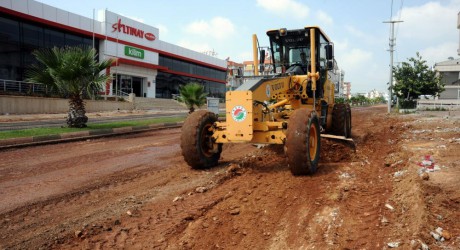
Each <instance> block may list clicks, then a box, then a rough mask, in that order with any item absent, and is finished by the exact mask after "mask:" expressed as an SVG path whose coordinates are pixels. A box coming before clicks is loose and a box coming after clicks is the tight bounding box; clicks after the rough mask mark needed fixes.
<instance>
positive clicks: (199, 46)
mask: <svg viewBox="0 0 460 250" xmlns="http://www.w3.org/2000/svg"><path fill="white" fill-rule="evenodd" d="M177 45H179V46H181V47H184V48H187V49H191V50H194V51H197V52H200V53H203V52H205V51H212V50H213V49H212V48H211V46H210V45H209V44H207V43H203V42H191V41H190V40H181V41H179V42H178V43H177Z"/></svg>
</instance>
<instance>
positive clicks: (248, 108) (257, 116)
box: [212, 27, 334, 144]
mask: <svg viewBox="0 0 460 250" xmlns="http://www.w3.org/2000/svg"><path fill="white" fill-rule="evenodd" d="M309 28H310V30H309V38H310V46H311V48H316V33H315V32H316V30H319V32H320V33H321V34H323V33H322V31H321V30H320V29H319V28H317V27H309ZM323 35H324V34H323ZM324 36H325V35H324ZM325 37H326V36H325ZM326 38H327V37H326ZM256 39H257V38H253V42H254V46H256V44H255V42H256ZM327 39H328V38H327ZM310 53H311V55H310V58H311V68H310V69H309V70H310V71H308V72H307V73H305V74H301V75H284V76H281V77H274V78H264V79H263V80H261V81H260V82H258V83H257V84H256V85H254V86H253V87H252V88H251V89H250V90H241V91H240V90H235V91H228V92H227V93H226V121H225V122H216V123H215V124H214V126H213V130H214V131H213V135H212V138H213V140H214V141H215V142H216V143H243V142H250V143H261V144H283V143H284V142H285V138H286V136H285V132H286V128H287V123H288V122H289V116H290V114H291V113H292V112H293V111H294V110H295V109H299V108H307V110H309V112H316V113H317V114H318V117H321V115H322V114H324V112H321V111H322V109H325V108H326V109H327V117H325V119H326V121H327V122H326V125H325V127H326V129H330V128H331V126H332V116H331V114H332V108H333V105H334V83H332V82H331V81H330V80H329V79H328V77H327V70H323V72H322V74H325V76H321V77H322V79H323V82H322V84H323V85H322V91H323V93H322V97H321V98H315V97H314V94H313V96H308V93H307V89H308V88H310V90H311V91H313V93H315V91H317V89H318V88H317V84H319V83H320V79H321V78H320V72H318V68H317V67H316V65H317V62H316V58H317V55H316V49H311V50H310ZM256 61H257V51H256V49H255V52H254V62H255V63H256ZM255 70H256V71H257V68H256V69H255ZM308 84H310V85H308ZM309 86H310V87H309ZM322 103H327V107H324V106H322ZM321 118H324V117H321Z"/></svg>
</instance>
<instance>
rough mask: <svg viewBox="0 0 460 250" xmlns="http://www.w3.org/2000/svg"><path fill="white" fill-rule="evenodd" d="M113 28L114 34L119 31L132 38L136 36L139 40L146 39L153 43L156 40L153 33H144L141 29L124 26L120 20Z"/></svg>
mask: <svg viewBox="0 0 460 250" xmlns="http://www.w3.org/2000/svg"><path fill="white" fill-rule="evenodd" d="M112 28H113V30H112V32H115V31H118V32H122V33H124V34H127V35H131V36H135V37H139V38H145V39H147V40H149V41H153V40H155V39H156V37H155V35H154V34H152V33H149V32H144V31H143V30H141V29H137V28H134V27H131V26H128V25H125V24H122V23H121V19H118V22H117V23H114V24H113V25H112Z"/></svg>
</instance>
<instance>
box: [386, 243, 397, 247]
mask: <svg viewBox="0 0 460 250" xmlns="http://www.w3.org/2000/svg"><path fill="white" fill-rule="evenodd" d="M387 246H388V247H389V248H397V247H399V242H388V243H387Z"/></svg>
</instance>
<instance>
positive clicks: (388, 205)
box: [385, 203, 395, 211]
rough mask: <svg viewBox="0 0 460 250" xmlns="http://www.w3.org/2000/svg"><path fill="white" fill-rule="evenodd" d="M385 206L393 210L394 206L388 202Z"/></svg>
mask: <svg viewBox="0 0 460 250" xmlns="http://www.w3.org/2000/svg"><path fill="white" fill-rule="evenodd" d="M385 207H386V208H388V209H390V210H391V211H393V210H395V208H394V207H393V206H392V205H390V204H388V203H387V204H385Z"/></svg>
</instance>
